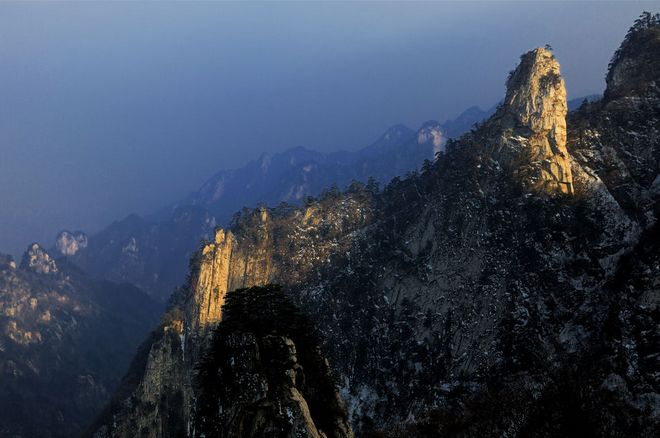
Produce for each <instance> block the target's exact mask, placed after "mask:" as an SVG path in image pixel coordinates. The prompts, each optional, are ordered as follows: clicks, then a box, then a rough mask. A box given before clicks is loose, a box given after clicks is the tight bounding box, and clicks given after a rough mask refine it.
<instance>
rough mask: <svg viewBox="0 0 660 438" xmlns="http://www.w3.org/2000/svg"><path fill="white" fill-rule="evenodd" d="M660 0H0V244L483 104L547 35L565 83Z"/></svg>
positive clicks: (89, 226)
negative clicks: (305, 151) (255, 161)
mask: <svg viewBox="0 0 660 438" xmlns="http://www.w3.org/2000/svg"><path fill="white" fill-rule="evenodd" d="M659 6H660V2H647V3H637V2H618V3H609V2H547V3H544V2H507V3H502V2H494V1H488V2H461V3H452V2H437V3H428V2H427V3H415V2H401V3H392V2H388V3H385V2H363V3H348V2H331V3H319V2H308V3H302V2H291V3H275V2H266V3H252V2H249V3H228V2H204V3H194V2H185V3H184V2H168V3H163V2H160V3H155V2H149V3H140V2H109V3H101V2H94V3H91V2H90V3H55V2H49V3H37V2H24V3H11V2H0V60H1V61H0V251H5V252H8V251H9V252H14V253H16V252H18V251H20V250H22V248H23V247H24V246H25V245H27V243H28V242H31V241H41V242H42V243H44V244H45V245H47V246H50V244H51V243H52V239H53V238H54V234H55V233H56V232H57V231H59V230H60V229H63V228H68V229H79V228H82V229H84V230H87V231H95V230H98V229H99V228H100V227H102V226H104V225H106V224H108V223H110V222H111V221H112V220H115V219H120V218H121V217H123V216H125V215H127V214H129V213H132V212H137V213H148V212H151V211H153V210H154V209H157V208H158V207H160V206H162V205H163V204H166V203H168V202H170V201H172V200H175V199H177V198H178V197H180V196H182V195H183V194H185V193H187V192H189V191H190V190H192V189H194V188H196V187H197V186H199V185H200V184H201V183H202V182H203V180H204V179H205V178H207V177H209V176H210V175H212V174H213V173H214V172H216V171H217V170H219V169H222V168H228V167H235V166H238V165H241V164H242V163H244V162H245V161H247V160H249V159H252V158H255V157H257V156H259V155H260V154H261V153H263V152H276V151H281V150H284V149H286V148H288V147H293V146H306V147H309V148H315V149H319V150H324V151H331V150H337V149H355V148H358V147H362V146H365V145H367V144H369V143H370V142H371V141H373V140H375V139H376V138H377V137H378V136H379V135H380V133H381V132H382V131H384V130H385V129H387V128H388V127H389V126H391V125H393V124H395V123H404V124H406V125H408V126H410V127H411V128H417V127H418V126H419V125H420V124H421V123H422V122H424V121H425V120H428V119H436V120H444V119H446V118H451V117H454V116H456V115H457V114H458V113H459V112H460V111H462V110H463V109H465V108H467V107H469V106H471V105H475V104H476V105H480V106H482V107H489V106H491V105H492V104H494V103H495V102H497V101H498V100H499V99H501V98H502V96H503V94H504V80H505V78H506V74H507V72H508V71H509V70H511V69H512V68H514V67H515V64H516V61H517V60H518V57H519V55H520V54H521V53H522V52H524V51H526V50H529V49H531V48H534V47H536V46H542V45H544V44H546V43H549V44H551V45H552V46H553V47H554V49H555V54H556V56H557V58H558V59H559V61H560V63H561V65H562V72H563V74H564V77H565V79H566V84H567V88H568V93H569V97H577V96H582V95H585V94H591V93H598V92H601V91H602V89H603V86H604V80H603V78H604V75H605V72H606V68H607V63H608V61H609V59H610V58H611V55H612V53H613V51H614V50H615V49H616V47H617V46H618V45H619V43H620V41H621V40H622V38H623V36H624V35H625V33H626V31H627V29H628V27H629V26H630V25H631V24H632V22H633V20H634V19H635V18H636V17H637V16H638V15H639V13H640V12H641V11H642V10H645V9H646V10H652V11H658V10H659V9H660V7H659Z"/></svg>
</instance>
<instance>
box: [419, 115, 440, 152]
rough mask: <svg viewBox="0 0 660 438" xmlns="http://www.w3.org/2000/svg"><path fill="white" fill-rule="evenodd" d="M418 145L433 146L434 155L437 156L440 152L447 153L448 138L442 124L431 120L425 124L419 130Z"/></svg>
mask: <svg viewBox="0 0 660 438" xmlns="http://www.w3.org/2000/svg"><path fill="white" fill-rule="evenodd" d="M417 143H418V144H428V145H431V146H433V155H435V154H437V153H438V152H444V151H445V143H447V136H446V135H445V131H444V129H442V125H440V123H438V122H436V121H435V120H429V121H427V122H424V123H423V124H422V126H421V128H419V131H417Z"/></svg>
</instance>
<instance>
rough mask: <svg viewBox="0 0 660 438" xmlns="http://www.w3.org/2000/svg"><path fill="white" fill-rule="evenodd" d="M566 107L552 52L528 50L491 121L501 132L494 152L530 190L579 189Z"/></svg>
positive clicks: (546, 192) (512, 75) (557, 67)
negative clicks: (575, 184) (569, 144)
mask: <svg viewBox="0 0 660 438" xmlns="http://www.w3.org/2000/svg"><path fill="white" fill-rule="evenodd" d="M566 112H567V106H566V88H565V87H564V80H563V79H562V77H561V74H560V70H559V63H558V62H557V60H556V59H555V57H554V55H553V54H552V52H551V51H550V50H548V49H544V48H538V49H535V50H532V51H530V52H527V53H525V54H524V55H522V57H521V58H520V64H519V65H518V67H517V68H516V69H515V70H514V71H513V72H511V75H510V76H509V79H508V81H507V92H506V97H505V99H504V103H503V105H502V106H501V107H500V108H499V110H498V111H497V113H496V114H495V116H494V117H493V119H491V122H490V123H491V125H492V124H495V125H496V127H498V128H500V129H499V130H500V132H501V136H500V138H499V141H498V145H497V147H496V148H495V151H494V155H496V158H497V159H499V160H500V161H501V162H503V164H504V165H505V167H508V168H509V169H510V170H511V171H512V172H513V173H514V174H515V175H516V176H518V177H519V179H520V180H521V182H522V183H523V186H524V187H525V188H526V189H527V190H529V191H532V192H535V193H544V194H548V195H554V194H558V193H564V194H572V193H573V177H572V174H571V164H570V159H569V155H568V151H567V150H566Z"/></svg>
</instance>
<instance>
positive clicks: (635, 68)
mask: <svg viewBox="0 0 660 438" xmlns="http://www.w3.org/2000/svg"><path fill="white" fill-rule="evenodd" d="M658 72H660V14H651V13H650V12H644V13H643V14H642V15H640V17H639V18H638V19H637V20H636V21H635V24H633V26H632V27H631V28H630V30H628V33H627V34H626V37H625V39H624V40H623V42H622V43H621V46H620V47H619V49H618V50H617V51H616V52H615V53H614V56H613V57H612V61H611V62H610V65H609V70H608V72H607V77H606V78H605V80H606V83H607V88H606V90H605V95H604V97H605V100H606V101H609V100H613V99H616V98H619V97H626V96H635V95H639V94H640V92H644V91H645V90H648V89H649V88H654V87H656V89H657V87H658V84H660V77H658Z"/></svg>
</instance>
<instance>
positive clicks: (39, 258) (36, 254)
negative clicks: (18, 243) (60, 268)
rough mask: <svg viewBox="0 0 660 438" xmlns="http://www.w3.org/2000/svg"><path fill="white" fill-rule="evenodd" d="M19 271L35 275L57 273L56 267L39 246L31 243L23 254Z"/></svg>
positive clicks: (53, 261)
mask: <svg viewBox="0 0 660 438" xmlns="http://www.w3.org/2000/svg"><path fill="white" fill-rule="evenodd" d="M21 269H23V270H25V271H31V272H35V273H37V274H54V273H56V272H57V265H56V264H55V260H53V259H52V258H51V257H50V255H49V254H48V253H47V252H46V250H45V249H43V248H42V247H41V245H39V244H38V243H33V244H32V245H30V246H29V247H28V249H27V251H25V253H24V254H23V258H22V259H21Z"/></svg>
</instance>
